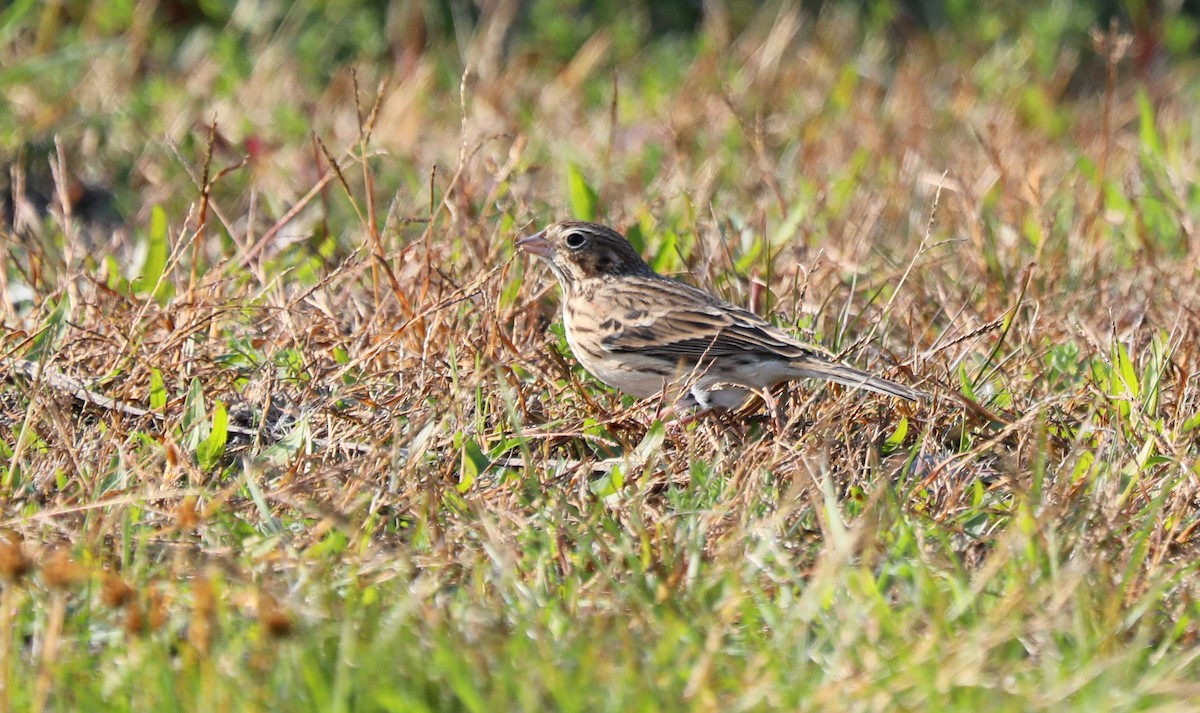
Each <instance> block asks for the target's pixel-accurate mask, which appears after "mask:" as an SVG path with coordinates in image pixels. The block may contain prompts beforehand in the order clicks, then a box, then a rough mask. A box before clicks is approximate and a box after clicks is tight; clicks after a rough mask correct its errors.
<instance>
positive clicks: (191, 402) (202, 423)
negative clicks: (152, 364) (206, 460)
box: [180, 378, 209, 453]
mask: <svg viewBox="0 0 1200 713" xmlns="http://www.w3.org/2000/svg"><path fill="white" fill-rule="evenodd" d="M180 425H181V426H183V432H184V434H185V435H184V438H183V447H184V448H186V449H187V450H188V451H189V452H192V453H198V452H199V449H200V444H201V443H203V442H204V441H205V440H207V439H208V434H209V427H208V420H207V419H206V418H205V411H204V389H203V387H201V386H200V379H198V378H193V379H192V383H191V386H189V387H188V392H187V396H185V397H184V399H183V419H182V421H181V422H180Z"/></svg>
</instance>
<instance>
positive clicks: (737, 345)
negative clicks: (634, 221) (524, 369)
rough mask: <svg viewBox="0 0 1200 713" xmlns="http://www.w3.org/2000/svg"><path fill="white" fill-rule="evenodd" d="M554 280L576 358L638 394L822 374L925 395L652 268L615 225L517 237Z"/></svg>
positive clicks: (704, 393)
mask: <svg viewBox="0 0 1200 713" xmlns="http://www.w3.org/2000/svg"><path fill="white" fill-rule="evenodd" d="M516 245H517V246H518V247H520V248H522V249H523V250H525V251H526V252H529V253H531V254H533V255H535V256H537V257H538V258H541V259H542V260H543V261H545V262H546V264H547V265H549V267H550V271H551V272H553V273H554V276H555V277H556V278H558V282H559V284H560V285H561V287H562V291H563V300H562V319H563V331H564V332H565V333H566V337H567V344H568V345H569V346H570V348H571V351H572V352H573V353H574V354H575V357H576V359H578V360H579V363H580V364H582V365H583V368H584V369H586V370H587V371H588V372H589V373H591V374H592V375H593V376H595V377H596V378H597V379H599V380H600V381H602V382H603V383H605V384H607V385H608V386H611V387H613V388H614V389H617V390H618V391H622V392H624V393H627V394H629V395H631V396H634V397H637V398H647V397H650V396H655V395H657V394H659V393H666V394H675V395H676V396H677V397H678V398H680V400H681V405H683V406H685V407H691V406H699V407H700V408H701V409H703V410H708V409H714V408H715V409H735V408H737V407H738V406H740V405H741V404H742V403H744V402H745V401H746V400H747V399H748V398H749V397H750V396H751V395H752V394H753V393H754V392H759V393H762V392H764V390H768V389H770V388H771V387H773V386H775V385H777V384H780V383H782V382H785V381H790V380H792V379H806V378H808V379H824V380H827V381H832V382H834V383H838V384H842V385H844V386H848V387H851V388H857V389H865V390H867V391H875V392H878V393H881V394H886V395H889V396H898V397H900V398H902V399H908V400H910V401H917V400H921V399H924V398H926V395H925V394H924V393H922V392H920V391H917V390H916V389H911V388H909V387H907V386H902V385H900V384H897V383H895V382H892V381H888V380H887V379H883V378H880V377H878V376H874V375H872V374H869V373H867V372H865V371H862V370H860V369H855V368H854V367H852V366H847V365H845V364H840V363H838V362H836V361H834V359H833V357H832V355H830V354H829V353H828V352H826V351H824V350H823V349H821V348H820V347H816V346H813V345H811V344H806V343H804V342H802V341H800V340H798V339H796V338H794V337H792V336H791V335H789V334H788V333H786V332H784V331H783V330H781V329H779V328H778V327H776V326H774V325H772V324H771V323H770V322H768V321H767V320H765V319H763V318H762V317H759V316H758V315H757V314H754V313H753V312H749V311H747V310H744V309H741V308H738V307H735V306H733V305H732V304H729V303H728V302H726V301H724V300H722V299H720V298H718V297H715V296H713V295H711V294H709V293H707V292H705V291H703V290H700V289H697V288H695V287H692V286H690V285H687V284H684V283H683V282H680V281H678V280H674V279H671V278H669V277H664V276H663V275H660V274H658V273H656V272H655V271H654V270H653V269H652V268H651V267H650V266H649V265H648V264H646V261H645V260H643V259H642V257H641V256H640V255H638V253H637V251H636V250H634V248H633V246H632V245H630V244H629V241H628V240H626V239H625V237H624V236H622V235H621V234H620V233H618V232H617V231H615V230H613V229H612V228H609V227H607V226H604V225H600V224H598V223H587V222H582V221H575V220H568V221H562V222H559V223H554V224H553V225H551V226H549V227H547V228H546V229H545V230H542V231H541V232H539V233H536V234H534V235H530V236H528V237H526V238H522V239H520V240H518V241H517V243H516Z"/></svg>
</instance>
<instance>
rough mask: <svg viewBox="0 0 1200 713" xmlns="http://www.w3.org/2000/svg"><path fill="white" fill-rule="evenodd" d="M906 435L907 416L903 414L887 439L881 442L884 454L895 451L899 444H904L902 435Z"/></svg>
mask: <svg viewBox="0 0 1200 713" xmlns="http://www.w3.org/2000/svg"><path fill="white" fill-rule="evenodd" d="M907 435H908V417H907V416H904V417H902V418H901V419H900V423H898V424H896V430H895V431H894V432H893V433H892V435H890V436H888V439H887V440H886V441H884V442H883V452H884V454H885V455H886V454H889V453H895V452H896V451H897V450H898V449H899V448H900V447H901V446H903V445H904V437H905V436H907Z"/></svg>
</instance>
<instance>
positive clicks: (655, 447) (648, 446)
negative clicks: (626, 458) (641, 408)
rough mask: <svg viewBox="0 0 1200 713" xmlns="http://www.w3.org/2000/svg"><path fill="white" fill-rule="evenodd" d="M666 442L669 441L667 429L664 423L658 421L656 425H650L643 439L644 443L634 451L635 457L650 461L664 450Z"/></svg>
mask: <svg viewBox="0 0 1200 713" xmlns="http://www.w3.org/2000/svg"><path fill="white" fill-rule="evenodd" d="M665 440H667V427H666V426H664V425H663V422H662V421H659V420H657V419H656V420H655V421H654V423H652V424H650V429H649V430H647V431H646V435H645V436H643V437H642V442H641V443H639V444H638V445H637V448H634V449H633V455H634V457H636V458H641V459H643V460H649V459H650V456H653V455H656V454H657V453H658V452H659V451H660V450H662V444H663V441H665Z"/></svg>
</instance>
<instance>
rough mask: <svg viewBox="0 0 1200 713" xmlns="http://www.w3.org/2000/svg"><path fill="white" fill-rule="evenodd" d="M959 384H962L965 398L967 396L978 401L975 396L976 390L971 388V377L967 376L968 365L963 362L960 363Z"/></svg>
mask: <svg viewBox="0 0 1200 713" xmlns="http://www.w3.org/2000/svg"><path fill="white" fill-rule="evenodd" d="M958 382H959V383H960V384H962V393H963V396H966V397H967V398H968V399H971V400H972V401H978V400H979V399H978V398H977V397H976V396H975V389H974V388H973V387H972V386H971V377H970V375H968V374H967V365H966V364H965V363H963V362H959V363H958Z"/></svg>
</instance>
